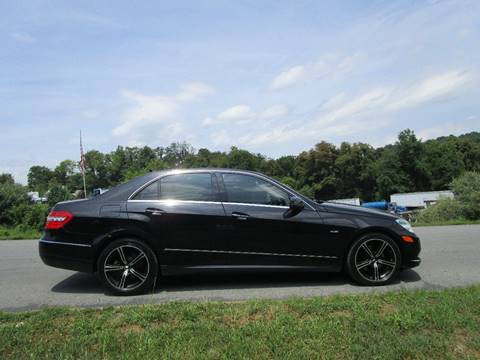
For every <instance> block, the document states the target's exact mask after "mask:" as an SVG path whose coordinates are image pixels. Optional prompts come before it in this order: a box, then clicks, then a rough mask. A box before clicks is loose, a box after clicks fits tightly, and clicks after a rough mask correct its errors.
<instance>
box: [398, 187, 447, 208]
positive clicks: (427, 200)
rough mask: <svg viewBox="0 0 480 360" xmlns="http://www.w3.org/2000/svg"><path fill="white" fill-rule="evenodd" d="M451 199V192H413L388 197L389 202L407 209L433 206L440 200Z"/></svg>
mask: <svg viewBox="0 0 480 360" xmlns="http://www.w3.org/2000/svg"><path fill="white" fill-rule="evenodd" d="M453 197H454V195H453V192H451V191H450V190H443V191H426V192H413V193H404V194H392V195H391V196H390V202H391V203H396V204H397V205H400V206H403V207H406V208H408V209H418V208H425V207H427V206H430V205H434V204H436V203H437V201H438V200H439V199H441V198H449V199H453Z"/></svg>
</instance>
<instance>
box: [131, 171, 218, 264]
mask: <svg viewBox="0 0 480 360" xmlns="http://www.w3.org/2000/svg"><path fill="white" fill-rule="evenodd" d="M216 196H217V194H216V191H215V190H214V186H213V184H212V175H211V173H209V172H192V173H182V174H171V175H166V176H164V177H162V178H160V179H158V180H156V181H154V182H152V183H151V184H148V185H147V186H146V187H145V188H144V189H142V190H141V191H140V192H139V193H138V194H136V195H135V196H134V198H133V199H132V200H129V201H128V204H127V208H128V213H129V217H130V218H137V219H138V220H141V221H142V222H143V226H146V227H147V228H148V232H149V233H150V234H152V237H154V238H155V240H156V242H157V243H159V244H161V245H160V249H161V257H162V259H161V265H205V264H209V256H208V255H209V254H208V250H211V249H213V248H214V247H215V244H216V243H217V237H218V236H219V235H221V233H220V232H219V224H220V223H221V222H222V221H224V218H225V212H224V210H223V206H222V204H221V203H220V202H218V201H215V200H217V198H216Z"/></svg>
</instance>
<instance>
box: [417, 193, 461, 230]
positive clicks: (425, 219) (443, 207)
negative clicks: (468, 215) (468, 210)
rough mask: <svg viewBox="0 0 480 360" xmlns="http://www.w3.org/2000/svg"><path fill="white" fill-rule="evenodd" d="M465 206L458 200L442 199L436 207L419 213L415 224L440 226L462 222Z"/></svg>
mask: <svg viewBox="0 0 480 360" xmlns="http://www.w3.org/2000/svg"><path fill="white" fill-rule="evenodd" d="M462 219H465V217H464V210H463V205H462V204H461V203H460V201H458V200H456V199H448V198H446V199H440V200H439V201H438V202H437V204H436V205H433V206H430V207H428V208H426V209H425V210H422V211H420V212H419V214H418V216H417V218H416V220H415V222H419V223H424V224H440V223H444V222H447V221H450V220H462Z"/></svg>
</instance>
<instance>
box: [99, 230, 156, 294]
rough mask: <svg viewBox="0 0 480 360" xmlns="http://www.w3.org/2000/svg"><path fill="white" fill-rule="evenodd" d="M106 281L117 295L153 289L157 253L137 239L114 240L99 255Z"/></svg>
mask: <svg viewBox="0 0 480 360" xmlns="http://www.w3.org/2000/svg"><path fill="white" fill-rule="evenodd" d="M97 268H98V273H99V276H100V279H101V280H102V282H103V283H104V284H105V285H106V286H107V288H108V289H110V290H111V291H112V292H113V293H115V294H117V295H136V294H142V293H145V292H147V291H148V290H150V289H153V287H154V285H155V279H156V277H157V273H158V264H157V258H156V256H155V253H154V252H153V251H152V249H151V248H150V247H149V246H148V245H146V244H145V243H143V242H141V241H139V240H136V239H119V240H115V241H113V242H112V243H111V244H110V245H108V246H107V247H106V248H105V249H104V250H103V251H102V253H101V254H100V257H99V258H98V264H97Z"/></svg>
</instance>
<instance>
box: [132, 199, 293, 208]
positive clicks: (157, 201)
mask: <svg viewBox="0 0 480 360" xmlns="http://www.w3.org/2000/svg"><path fill="white" fill-rule="evenodd" d="M128 202H149V203H172V205H176V204H177V203H178V204H224V205H241V206H257V207H268V208H277V209H289V207H288V206H281V205H268V204H250V203H236V202H222V201H200V200H175V199H162V200H128Z"/></svg>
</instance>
